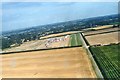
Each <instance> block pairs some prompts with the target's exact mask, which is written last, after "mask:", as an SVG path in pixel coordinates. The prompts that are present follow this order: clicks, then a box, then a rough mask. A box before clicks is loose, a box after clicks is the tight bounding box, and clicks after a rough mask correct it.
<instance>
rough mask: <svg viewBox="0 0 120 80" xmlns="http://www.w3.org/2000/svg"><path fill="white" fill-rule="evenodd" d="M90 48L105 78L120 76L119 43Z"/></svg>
mask: <svg viewBox="0 0 120 80" xmlns="http://www.w3.org/2000/svg"><path fill="white" fill-rule="evenodd" d="M90 50H91V52H92V54H93V56H94V58H95V61H96V62H97V64H98V66H99V68H100V70H101V72H102V73H103V76H104V77H105V78H116V79H114V80H118V78H119V77H120V74H119V73H120V67H119V65H120V63H119V60H118V59H119V50H120V46H119V45H109V46H99V47H90Z"/></svg>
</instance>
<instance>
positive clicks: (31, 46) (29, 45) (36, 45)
mask: <svg viewBox="0 0 120 80" xmlns="http://www.w3.org/2000/svg"><path fill="white" fill-rule="evenodd" d="M64 37H65V36H61V37H56V38H58V39H59V38H64ZM69 37H70V36H69ZM69 37H68V38H66V40H64V41H63V40H61V41H58V42H53V43H50V44H49V46H47V47H46V46H45V44H46V43H48V42H47V41H48V40H47V39H44V40H34V41H29V42H25V43H23V44H21V45H20V46H18V47H12V48H8V49H5V50H3V52H14V51H26V50H36V49H47V48H57V47H65V46H69ZM49 39H50V38H49Z"/></svg>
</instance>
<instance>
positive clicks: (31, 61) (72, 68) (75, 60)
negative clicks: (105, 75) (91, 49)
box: [0, 47, 96, 78]
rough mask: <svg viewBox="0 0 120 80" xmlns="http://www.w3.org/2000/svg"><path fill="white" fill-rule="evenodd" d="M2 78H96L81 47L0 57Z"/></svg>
mask: <svg viewBox="0 0 120 80" xmlns="http://www.w3.org/2000/svg"><path fill="white" fill-rule="evenodd" d="M0 56H1V57H2V62H3V63H2V68H3V71H2V77H3V78H7V77H9V78H10V77H11V78H20V77H22V78H28V77H29V78H58V77H59V78H96V74H95V72H94V70H93V68H92V64H91V62H90V60H89V58H88V55H87V54H86V52H85V50H84V49H83V48H82V47H77V48H64V49H54V50H44V51H34V52H22V53H14V54H4V55H0Z"/></svg>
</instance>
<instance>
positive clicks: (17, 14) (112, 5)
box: [0, 2, 118, 31]
mask: <svg viewBox="0 0 120 80" xmlns="http://www.w3.org/2000/svg"><path fill="white" fill-rule="evenodd" d="M117 13H118V3H117V2H89V3H88V2H77V3H73V2H71V3H70V2H64V3H63V2H46V3H43V2H10V3H9V2H8V3H7V2H5V3H3V4H2V29H3V31H10V30H15V29H22V28H28V27H32V26H37V25H44V24H50V23H56V22H63V21H69V20H75V19H83V18H88V17H95V16H103V15H110V14H117ZM0 15H1V14H0Z"/></svg>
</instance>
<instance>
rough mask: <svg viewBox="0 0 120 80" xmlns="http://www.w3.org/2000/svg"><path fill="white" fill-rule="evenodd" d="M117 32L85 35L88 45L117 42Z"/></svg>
mask: <svg viewBox="0 0 120 80" xmlns="http://www.w3.org/2000/svg"><path fill="white" fill-rule="evenodd" d="M118 33H119V32H111V33H105V34H98V35H91V36H85V38H86V39H87V41H88V42H89V44H90V45H97V44H103V45H107V44H110V43H118V42H119V41H118V37H119V35H118Z"/></svg>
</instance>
